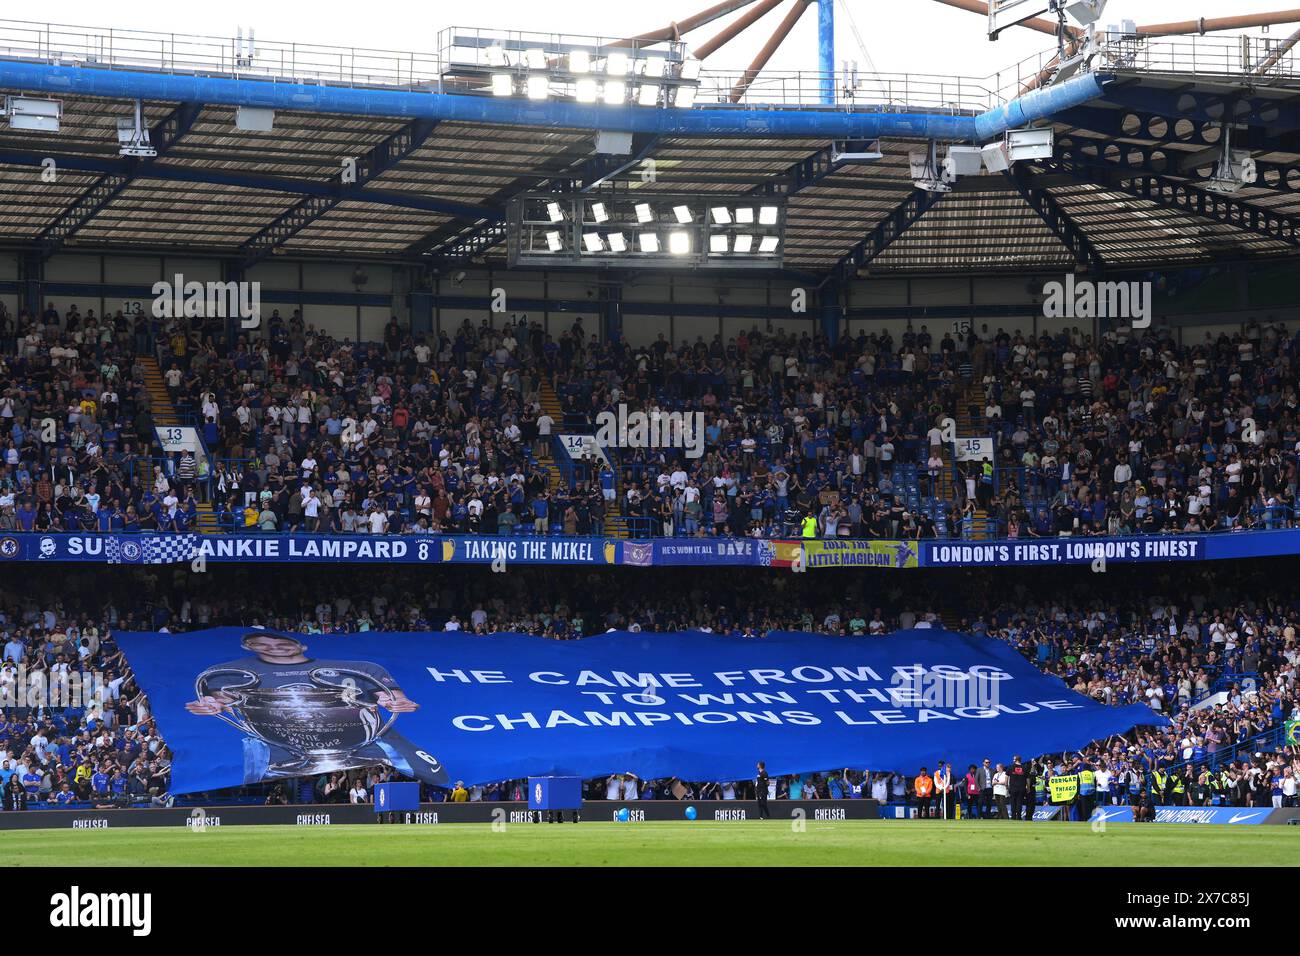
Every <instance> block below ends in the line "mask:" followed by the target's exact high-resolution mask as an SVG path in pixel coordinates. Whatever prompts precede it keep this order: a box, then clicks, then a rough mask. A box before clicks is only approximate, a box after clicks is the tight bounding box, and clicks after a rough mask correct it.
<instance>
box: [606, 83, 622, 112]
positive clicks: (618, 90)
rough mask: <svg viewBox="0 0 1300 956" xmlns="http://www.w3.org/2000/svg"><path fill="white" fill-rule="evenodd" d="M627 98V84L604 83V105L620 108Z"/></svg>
mask: <svg viewBox="0 0 1300 956" xmlns="http://www.w3.org/2000/svg"><path fill="white" fill-rule="evenodd" d="M626 97H627V84H626V83H624V82H623V81H622V80H606V81H605V105H606V106H622V105H623V100H624V99H625V98H626Z"/></svg>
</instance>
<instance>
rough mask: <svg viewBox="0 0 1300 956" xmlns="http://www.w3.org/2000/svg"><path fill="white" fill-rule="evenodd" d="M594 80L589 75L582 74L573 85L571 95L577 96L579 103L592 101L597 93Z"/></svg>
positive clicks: (594, 100)
mask: <svg viewBox="0 0 1300 956" xmlns="http://www.w3.org/2000/svg"><path fill="white" fill-rule="evenodd" d="M598 92H599V91H598V90H597V88H596V81H595V80H593V79H592V78H591V77H589V76H584V77H583V78H582V79H580V80H578V82H577V83H575V84H574V85H573V95H574V96H576V97H577V99H578V102H579V103H594V102H596V98H597V95H598Z"/></svg>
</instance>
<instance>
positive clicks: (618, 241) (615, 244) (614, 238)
mask: <svg viewBox="0 0 1300 956" xmlns="http://www.w3.org/2000/svg"><path fill="white" fill-rule="evenodd" d="M605 239H606V241H607V242H608V243H609V249H610V252H627V239H626V238H624V236H623V234H622V233H621V232H611V233H610V234H609V235H608V236H606V237H605Z"/></svg>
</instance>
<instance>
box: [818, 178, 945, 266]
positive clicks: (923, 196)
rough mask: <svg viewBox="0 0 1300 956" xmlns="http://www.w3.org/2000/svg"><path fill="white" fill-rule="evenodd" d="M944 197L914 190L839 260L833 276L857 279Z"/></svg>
mask: <svg viewBox="0 0 1300 956" xmlns="http://www.w3.org/2000/svg"><path fill="white" fill-rule="evenodd" d="M944 195H945V194H944V193H933V192H930V191H928V190H925V189H913V190H912V191H911V192H910V193H908V194H907V198H906V199H904V200H903V201H902V202H901V203H899V204H898V205H897V206H896V207H894V209H893V210H891V211H890V212H889V214H888V215H886V216H885V218H884V219H882V220H880V222H879V224H877V226H876V228H875V229H872V230H871V232H869V233H867V235H866V237H865V238H863V239H862V240H861V241H860V242H858V243H857V245H855V246H854V247H853V248H852V249H850V250H849V251H848V252H846V253H845V254H844V255H843V256H842V257H841V258H840V261H839V262H837V263H836V264H835V267H834V268H833V269H832V270H831V275H832V276H837V277H841V278H845V279H851V278H854V277H855V276H856V274H857V271H858V270H859V269H861V268H862V267H863V266H865V265H866V264H867V263H869V262H871V261H872V260H873V259H875V258H876V257H877V256H879V255H880V254H881V253H882V252H884V251H885V250H886V249H888V248H889V246H890V244H891V243H893V242H894V240H896V239H897V238H898V237H899V236H901V235H903V233H905V232H907V230H908V229H910V228H912V226H913V225H914V224H915V223H916V221H917V220H918V219H920V218H921V217H922V216H924V215H925V214H926V213H927V212H929V211H930V209H931V208H932V207H933V206H934V204H935V203H937V202H938V201H939V199H940V198H941V197H942V196H944Z"/></svg>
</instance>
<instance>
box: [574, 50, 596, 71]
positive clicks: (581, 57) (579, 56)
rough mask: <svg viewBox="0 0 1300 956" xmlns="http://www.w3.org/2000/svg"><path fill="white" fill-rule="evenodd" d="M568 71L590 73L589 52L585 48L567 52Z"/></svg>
mask: <svg viewBox="0 0 1300 956" xmlns="http://www.w3.org/2000/svg"><path fill="white" fill-rule="evenodd" d="M569 72H570V73H590V72H591V54H590V53H588V52H587V51H586V50H573V51H571V52H570V53H569Z"/></svg>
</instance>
